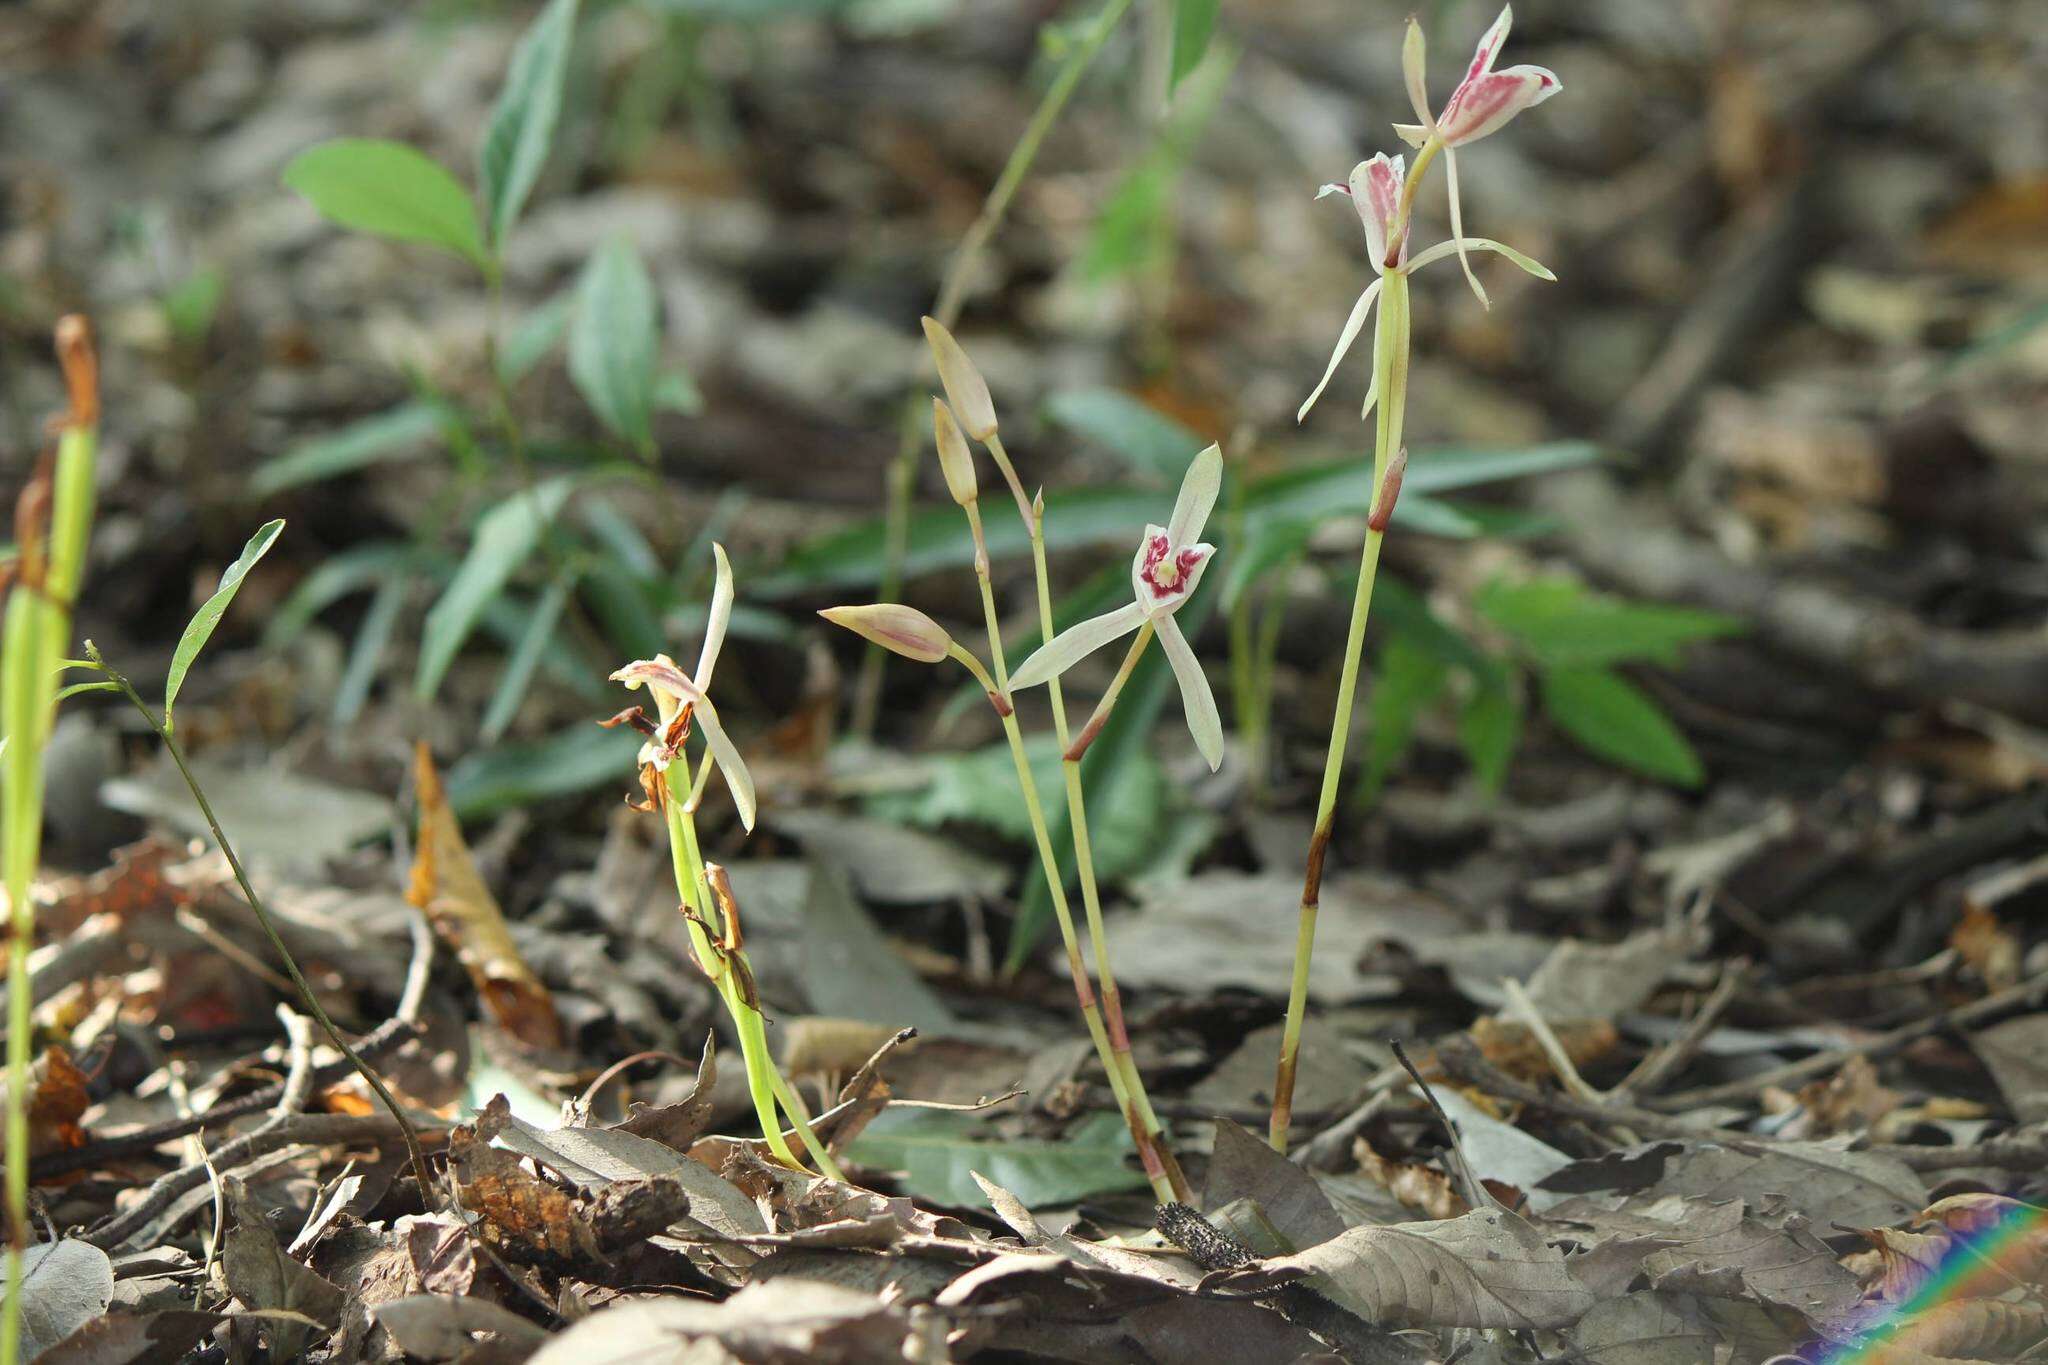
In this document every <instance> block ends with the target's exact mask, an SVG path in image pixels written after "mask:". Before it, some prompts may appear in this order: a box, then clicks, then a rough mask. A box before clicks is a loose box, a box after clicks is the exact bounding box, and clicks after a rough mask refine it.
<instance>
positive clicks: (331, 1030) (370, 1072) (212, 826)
mask: <svg viewBox="0 0 2048 1365" xmlns="http://www.w3.org/2000/svg"><path fill="white" fill-rule="evenodd" d="M85 656H86V657H87V658H88V659H90V660H92V662H93V665H94V666H95V667H97V668H98V669H99V670H100V672H102V673H104V674H105V675H106V676H107V679H108V680H109V681H110V682H112V683H113V684H114V686H115V687H116V688H118V689H120V692H121V694H122V695H123V696H125V697H127V698H128V700H129V702H130V703H131V704H132V705H133V706H134V707H135V709H136V710H137V711H138V712H140V713H141V715H142V718H143V720H145V721H147V722H148V724H149V728H150V729H152V730H154V731H156V736H157V738H158V739H160V740H162V741H163V745H164V752H166V753H168V754H169V755H170V756H171V762H172V763H174V764H175V765H177V769H178V775H179V776H180V777H182V778H184V779H185V786H186V789H187V790H189V791H190V792H191V793H192V800H193V801H194V802H195V803H197V805H198V806H199V814H200V815H201V816H202V817H203V818H204V819H205V820H206V827H207V829H208V830H210V831H212V834H213V841H214V843H216V844H218V845H219V846H220V851H221V854H222V855H223V856H224V857H225V858H226V859H227V860H228V867H229V869H230V870H231V871H233V873H234V874H235V885H236V886H238V887H240V888H241V891H242V899H243V900H245V901H247V902H248V904H249V909H250V911H251V912H252V913H253V914H254V915H255V916H256V923H257V924H258V925H259V926H261V927H262V929H263V936H264V937H265V938H267V939H269V940H270V946H271V948H272V949H274V950H275V951H276V953H277V956H278V959H279V960H280V961H281V962H283V963H284V970H285V975H286V976H289V977H290V978H291V981H292V985H293V986H295V987H297V989H298V992H299V998H300V1000H301V1001H303V1002H304V1004H305V1006H306V1012H307V1013H308V1014H310V1015H312V1016H313V1020H314V1022H315V1023H317V1024H319V1025H320V1031H321V1032H322V1033H325V1034H326V1035H327V1041H328V1042H330V1043H332V1044H334V1047H335V1050H336V1051H338V1052H339V1053H341V1055H342V1056H343V1057H345V1058H347V1059H348V1063H349V1065H350V1066H352V1067H354V1068H355V1071H356V1074H357V1075H358V1076H361V1077H362V1078H363V1083H364V1084H365V1085H367V1086H369V1087H370V1089H371V1090H372V1091H373V1092H374V1093H375V1094H376V1096H377V1101H378V1103H380V1104H382V1105H383V1106H384V1108H385V1109H386V1110H387V1111H388V1112H389V1113H390V1115H391V1117H392V1119H393V1120H394V1121H395V1122H396V1123H397V1124H398V1129H399V1132H400V1133H401V1134H402V1135H403V1136H404V1138H405V1151H406V1155H407V1156H409V1157H410V1158H411V1159H412V1171H413V1178H414V1179H415V1180H417V1181H418V1182H419V1186H420V1201H421V1202H422V1203H424V1204H425V1205H426V1206H427V1207H428V1208H430V1209H431V1208H433V1207H435V1206H436V1205H437V1204H438V1203H439V1202H440V1201H439V1200H438V1199H437V1198H436V1197H435V1194H434V1188H435V1187H434V1180H433V1176H432V1175H431V1174H430V1173H429V1172H428V1170H427V1156H426V1152H425V1150H424V1149H423V1148H422V1147H421V1146H420V1135H419V1130H418V1129H417V1128H415V1127H414V1126H413V1122H412V1119H411V1118H410V1117H408V1116H407V1114H406V1112H405V1110H404V1108H403V1107H401V1106H400V1105H399V1103H398V1099H397V1097H396V1096H395V1095H393V1094H392V1093H391V1090H390V1088H389V1087H388V1086H386V1085H385V1084H384V1078H383V1077H381V1076H379V1075H378V1074H377V1073H376V1071H375V1070H374V1069H372V1067H371V1066H370V1064H369V1063H368V1062H365V1061H364V1060H363V1059H362V1056H361V1054H359V1053H358V1052H357V1051H356V1050H355V1049H354V1048H353V1047H351V1046H350V1045H349V1041H348V1039H346V1038H344V1037H342V1036H341V1030H340V1029H338V1028H336V1027H335V1026H334V1020H333V1019H331V1018H329V1017H328V1014H327V1009H326V1007H325V1006H323V1005H322V1004H321V1003H320V998H319V997H318V996H316V995H314V994H313V987H312V986H311V985H309V984H308V983H307V981H306V977H305V974H304V973H303V972H301V971H300V970H299V964H298V960H297V959H296V958H294V957H293V956H292V951H291V949H290V948H288V947H286V946H285V942H284V937H283V936H282V935H281V934H279V933H278V932H277V925H276V924H275V923H273V922H272V920H271V918H270V912H269V911H268V910H267V909H265V908H264V906H263V901H262V898H261V897H259V896H258V895H257V894H256V888H255V887H254V886H251V885H250V884H249V874H248V873H247V872H246V871H244V870H243V868H242V860H241V858H239V857H238V856H236V854H235V846H234V845H233V844H231V843H229V842H228V836H227V833H226V831H224V830H222V829H221V827H220V821H219V820H218V819H217V818H215V816H214V813H213V806H212V804H211V803H210V802H209V801H207V799H206V793H205V792H204V791H203V790H201V788H200V786H199V779H198V778H196V777H194V776H193V775H192V769H191V768H190V767H188V766H187V765H186V763H185V753H184V751H183V750H182V749H180V748H179V747H178V742H177V741H176V740H174V739H172V738H171V733H170V731H169V730H166V729H165V728H164V724H163V721H162V719H161V718H160V717H158V716H157V715H156V714H155V713H154V712H152V711H151V710H150V709H149V707H148V705H147V704H146V703H145V702H144V701H143V700H142V697H141V695H140V694H139V693H137V692H136V690H135V685H134V684H133V683H131V682H129V681H128V679H127V678H125V677H123V676H122V675H121V674H119V673H117V672H115V671H114V670H113V669H112V668H110V667H109V666H108V665H107V662H106V660H105V659H103V658H101V657H100V652H99V649H98V648H97V647H96V646H95V645H94V644H93V642H92V641H90V640H87V641H86V642H85Z"/></svg>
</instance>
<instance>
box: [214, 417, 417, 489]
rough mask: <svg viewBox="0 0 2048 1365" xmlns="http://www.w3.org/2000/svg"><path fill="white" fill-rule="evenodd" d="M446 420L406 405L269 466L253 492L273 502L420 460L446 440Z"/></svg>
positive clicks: (254, 481)
mask: <svg viewBox="0 0 2048 1365" xmlns="http://www.w3.org/2000/svg"><path fill="white" fill-rule="evenodd" d="M446 420H447V412H446V410H445V409H444V408H443V407H442V406H441V405H440V404H438V403H431V402H426V401H416V402H411V403H401V404H399V405H398V406H397V407H395V408H389V409H387V410H385V411H383V412H380V413H377V414H376V415H374V416H371V417H365V418H363V419H362V420H361V421H359V422H351V423H350V424H349V425H347V426H345V427H343V428H341V429H340V430H339V431H333V432H329V433H328V434H327V435H325V436H316V437H314V438H313V439H312V440H310V441H305V442H302V443H301V444H299V445H296V446H293V447H292V448H291V449H290V450H287V451H285V452H284V453H283V454H282V455H279V456H276V457H275V458H273V459H269V460H265V461H264V462H263V463H262V464H260V465H258V466H256V472H255V473H254V474H253V475H251V476H250V479H249V492H250V494H251V495H252V496H254V497H257V498H267V497H270V496H271V495H273V494H276V493H282V492H283V491H284V490H286V489H287V488H296V487H298V486H299V485H300V484H306V483H316V482H318V481H319V480H321V479H332V478H337V477H339V476H341V475H343V474H349V473H353V472H354V471H356V470H358V469H362V468H365V467H366V466H369V465H373V464H381V463H383V462H385V461H388V460H402V459H412V458H415V457H417V456H419V455H423V454H425V453H426V452H427V451H429V450H431V449H432V448H433V447H432V446H431V445H429V444H428V442H429V441H430V440H431V439H432V438H433V437H435V436H437V435H439V434H440V432H441V428H442V424H443V423H444V422H445V421H446Z"/></svg>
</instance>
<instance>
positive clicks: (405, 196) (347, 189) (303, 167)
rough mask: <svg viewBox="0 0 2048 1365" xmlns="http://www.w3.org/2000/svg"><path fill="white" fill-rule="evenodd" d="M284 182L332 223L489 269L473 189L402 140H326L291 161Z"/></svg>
mask: <svg viewBox="0 0 2048 1365" xmlns="http://www.w3.org/2000/svg"><path fill="white" fill-rule="evenodd" d="M283 179H284V183H285V184H286V185H287V186H288V187H289V188H291V189H294V190H297V191H298V192H299V193H300V194H302V195H304V196H305V197H306V199H307V200H309V201H310V202H311V203H312V205H313V207H314V208H316V209H318V210H320V213H321V215H322V216H323V217H325V218H327V219H328V220H329V221H331V222H335V223H339V224H340V225H341V226H343V227H345V228H354V229H355V230H356V231H358V232H371V233H375V234H376V235H377V236H379V237H395V238H397V239H398V240H400V241H404V242H424V243H426V244H427V245H429V246H438V247H441V248H443V249H444V250H447V251H452V252H454V253H455V254H456V255H458V256H461V257H463V258H465V259H467V260H469V261H472V262H474V263H475V264H476V266H477V268H478V269H481V270H489V269H490V259H491V258H490V253H489V252H487V251H486V250H485V249H484V239H483V231H482V229H481V228H479V227H478V226H477V218H476V205H475V203H474V202H472V201H471V199H470V197H469V191H468V190H465V189H464V188H462V184H461V182H460V181H458V180H457V179H456V178H455V177H454V176H452V175H450V174H448V172H447V170H446V168H444V167H443V166H442V165H441V163H440V162H438V161H435V160H434V159H433V158H432V157H429V156H427V155H426V154H424V153H422V152H419V151H416V150H414V149H413V148H411V147H408V146H406V145H405V144H404V143H402V142H386V141H383V140H381V139H378V138H360V137H345V138H336V139H335V140H333V141H332V142H323V143H321V144H320V145H319V146H317V147H309V148H307V149H306V150H305V151H303V152H300V153H299V154H298V155H297V156H295V157H293V158H292V160H291V164H290V165H288V166H286V167H285V168H284V177H283Z"/></svg>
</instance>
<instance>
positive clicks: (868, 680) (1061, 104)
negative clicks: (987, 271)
mask: <svg viewBox="0 0 2048 1365" xmlns="http://www.w3.org/2000/svg"><path fill="white" fill-rule="evenodd" d="M1130 7H1131V0H1109V3H1108V4H1106V5H1104V6H1103V7H1102V11H1101V13H1099V14H1097V15H1096V16H1095V22H1094V23H1092V24H1090V25H1089V27H1088V30H1087V32H1085V33H1083V34H1082V35H1081V38H1080V40H1079V41H1078V42H1076V43H1075V44H1074V45H1073V47H1072V48H1071V49H1070V50H1069V51H1068V52H1067V55H1066V60H1065V61H1063V62H1061V63H1060V68H1059V70H1058V71H1057V72H1055V73H1054V75H1053V78H1052V82H1051V84H1049V85H1047V86H1046V88H1045V94H1044V95H1042V96H1041V97H1040V98H1039V101H1038V108H1037V109H1035V110H1033V111H1032V114H1031V120H1030V122H1028V123H1026V124H1025V125H1024V131H1023V133H1022V134H1021V135H1020V136H1019V137H1018V138H1017V143H1016V145H1015V146H1014V147H1012V148H1011V149H1010V156H1009V159H1008V160H1007V161H1005V162H1004V163H1003V169H1002V171H1001V173H1000V174H998V175H997V176H996V183H995V184H994V185H992V186H990V187H989V192H988V198H987V199H985V200H983V201H982V205H981V212H980V213H979V214H977V215H976V216H975V219H974V222H973V223H972V224H971V225H970V226H969V227H968V229H967V233H966V235H965V236H963V237H962V238H961V239H960V249H959V250H958V251H956V252H954V253H953V259H952V261H951V262H950V263H949V264H948V265H947V267H946V277H945V279H944V280H943V281H941V282H940V284H939V297H938V302H937V303H935V304H934V305H933V307H932V316H933V317H935V318H937V319H938V320H939V322H940V323H942V324H944V325H945V326H946V327H947V328H948V329H951V328H952V326H953V325H954V324H955V323H957V322H958V321H959V320H960V303H961V300H962V299H963V298H964V297H965V295H966V292H967V284H968V281H969V280H971V279H972V278H973V277H974V268H975V267H976V266H977V265H979V264H980V263H981V256H982V253H983V252H984V251H986V250H987V249H988V244H989V240H990V238H992V237H994V236H995V232H996V229H997V228H999V227H1001V226H1002V223H1003V218H1004V216H1005V215H1006V214H1008V213H1009V211H1010V201H1011V200H1012V199H1014V198H1016V196H1017V190H1018V188H1019V187H1020V186H1021V185H1022V184H1023V183H1024V177H1025V176H1026V175H1029V174H1030V173H1031V163H1032V162H1034V161H1036V160H1037V159H1038V152H1039V149H1040V148H1041V147H1042V146H1044V144H1045V138H1046V134H1048V133H1050V132H1051V131H1052V126H1053V124H1055V123H1057V122H1058V121H1059V117H1060V113H1061V111H1062V110H1064V109H1065V108H1066V107H1067V101H1068V100H1070V99H1072V98H1073V96H1074V91H1075V90H1076V89H1077V88H1078V87H1079V86H1080V84H1081V78H1082V77H1083V76H1085V75H1087V74H1088V68H1089V67H1091V66H1093V65H1094V64H1095V59H1096V58H1097V57H1099V56H1101V55H1102V49H1103V46H1104V45H1105V44H1107V43H1108V42H1109V39H1110V35H1111V34H1113V33H1115V32H1116V27H1117V24H1118V23H1119V22H1120V21H1121V20H1122V19H1123V17H1124V13H1125V11H1127V10H1129V9H1130ZM921 388H922V385H920V389H921ZM923 412H924V400H923V398H922V397H921V396H919V397H916V398H914V399H913V401H912V402H911V405H910V410H909V412H908V414H907V416H906V418H905V423H904V432H903V438H902V439H901V440H900V441H899V442H898V443H897V447H896V454H895V456H894V458H892V459H891V460H890V461H889V468H888V471H887V473H886V474H885V475H884V477H883V489H884V497H885V499H886V501H885V503H884V509H885V510H884V517H883V531H882V546H883V550H882V555H883V558H882V581H881V598H880V600H881V601H884V602H893V601H895V600H896V599H897V597H898V596H899V595H900V591H901V588H902V584H903V557H904V554H905V550H906V547H907V546H908V544H909V535H910V493H911V485H912V484H913V483H914V482H915V478H914V476H915V473H916V469H917V445H918V438H917V432H918V430H919V425H918V424H919V420H920V418H921V417H922V414H923ZM886 658H887V654H886V652H885V651H883V650H880V649H876V650H873V651H871V652H870V653H869V654H868V657H867V658H866V659H865V660H864V661H863V662H862V664H861V676H860V684H859V686H858V688H857V689H856V690H855V694H854V725H853V730H854V733H855V734H858V735H866V734H869V733H870V732H872V731H873V729H874V722H875V715H876V711H877V709H878V707H879V704H880V698H881V686H882V666H883V663H884V661H885V660H886Z"/></svg>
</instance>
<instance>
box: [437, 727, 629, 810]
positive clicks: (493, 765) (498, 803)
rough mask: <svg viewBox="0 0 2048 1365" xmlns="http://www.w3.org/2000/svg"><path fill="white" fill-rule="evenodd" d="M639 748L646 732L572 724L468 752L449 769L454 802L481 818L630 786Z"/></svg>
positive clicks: (450, 787)
mask: <svg viewBox="0 0 2048 1365" xmlns="http://www.w3.org/2000/svg"><path fill="white" fill-rule="evenodd" d="M639 752H640V736H639V734H638V733H637V732H635V731H633V730H629V729H625V728H623V727H622V728H620V729H617V730H604V729H600V728H599V727H598V726H596V725H592V724H590V723H588V722H585V723H582V724H578V725H572V726H571V727H570V728H568V729H567V730H564V731H562V732H561V733H560V734H557V735H551V736H549V737H548V738H547V739H543V740H536V741H533V742H530V743H520V744H504V745H500V746H499V747H497V748H495V749H486V750H483V751H482V752H480V753H473V754H471V755H469V756H468V757H467V758H464V759H463V760H462V761H461V762H459V763H457V764H456V765H455V766H454V767H452V768H450V769H449V770H448V804H449V805H451V806H453V807H454V808H455V813H456V814H457V815H458V816H460V817H461V818H463V819H464V820H476V819H481V818H483V817H484V816H487V815H495V814H497V813H498V812H499V811H504V810H511V809H513V808H515V807H519V806H528V805H531V804H533V803H534V802H536V801H544V800H548V799H549V798H552V797H558V796H575V795H578V794H579V793H582V792H586V791H589V790H590V789H591V788H593V787H601V786H603V785H605V784H606V783H612V784H615V785H616V786H617V787H618V788H619V789H620V790H621V791H624V790H625V789H626V788H628V787H629V786H631V785H632V775H633V756H634V755H635V754H637V753H639Z"/></svg>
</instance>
